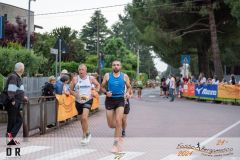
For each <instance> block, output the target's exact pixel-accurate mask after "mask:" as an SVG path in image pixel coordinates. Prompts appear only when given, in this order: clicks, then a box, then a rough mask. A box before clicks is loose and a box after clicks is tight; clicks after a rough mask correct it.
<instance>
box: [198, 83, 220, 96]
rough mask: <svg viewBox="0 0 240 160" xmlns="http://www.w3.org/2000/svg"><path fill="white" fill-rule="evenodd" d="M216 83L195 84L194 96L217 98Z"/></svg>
mask: <svg viewBox="0 0 240 160" xmlns="http://www.w3.org/2000/svg"><path fill="white" fill-rule="evenodd" d="M217 92H218V85H212V84H211V85H210V84H201V85H197V84H196V85H195V96H197V97H206V98H217Z"/></svg>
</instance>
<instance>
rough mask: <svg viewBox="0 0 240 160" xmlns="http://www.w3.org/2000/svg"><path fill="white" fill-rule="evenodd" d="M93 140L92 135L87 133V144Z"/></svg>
mask: <svg viewBox="0 0 240 160" xmlns="http://www.w3.org/2000/svg"><path fill="white" fill-rule="evenodd" d="M91 138H92V135H91V133H87V135H86V142H87V143H89V142H90V140H91Z"/></svg>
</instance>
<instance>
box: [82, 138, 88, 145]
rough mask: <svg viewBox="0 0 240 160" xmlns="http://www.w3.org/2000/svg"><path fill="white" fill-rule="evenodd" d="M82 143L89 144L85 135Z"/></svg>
mask: <svg viewBox="0 0 240 160" xmlns="http://www.w3.org/2000/svg"><path fill="white" fill-rule="evenodd" d="M81 144H82V145H86V144H87V138H86V136H83V137H82V139H81Z"/></svg>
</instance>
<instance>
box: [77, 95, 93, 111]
mask: <svg viewBox="0 0 240 160" xmlns="http://www.w3.org/2000/svg"><path fill="white" fill-rule="evenodd" d="M92 103H93V100H92V99H91V100H89V101H87V102H85V103H78V102H76V108H77V111H78V114H80V115H81V114H82V113H83V108H87V109H89V110H90V109H91V107H92Z"/></svg>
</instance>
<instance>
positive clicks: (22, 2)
mask: <svg viewBox="0 0 240 160" xmlns="http://www.w3.org/2000/svg"><path fill="white" fill-rule="evenodd" d="M0 2H2V3H6V4H11V5H14V6H17V7H21V8H24V9H28V0H0ZM131 2H132V0H87V1H86V0H36V1H33V0H32V2H31V10H32V11H33V12H34V14H35V15H36V16H35V17H34V24H35V25H39V26H42V27H43V29H37V30H36V32H40V33H43V32H51V30H52V29H54V28H56V27H61V26H68V27H71V28H72V29H75V30H77V31H81V29H82V26H83V25H85V24H86V23H87V22H89V21H90V19H91V16H92V15H93V12H94V10H89V11H80V12H73V13H65V14H56V15H47V16H45V15H44V16H37V15H38V14H42V13H53V12H63V11H72V10H81V9H89V8H98V7H104V6H113V5H122V4H128V3H131ZM124 7H125V6H124V5H123V6H118V7H113V8H105V9H101V11H102V14H103V15H104V16H105V17H106V19H107V20H108V23H107V26H108V27H111V26H112V25H113V24H114V23H116V22H117V21H118V15H119V14H123V13H124ZM154 62H155V65H156V68H157V70H158V71H161V72H162V71H164V70H166V67H167V66H166V64H165V63H163V62H161V61H160V59H158V58H156V59H154Z"/></svg>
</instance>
